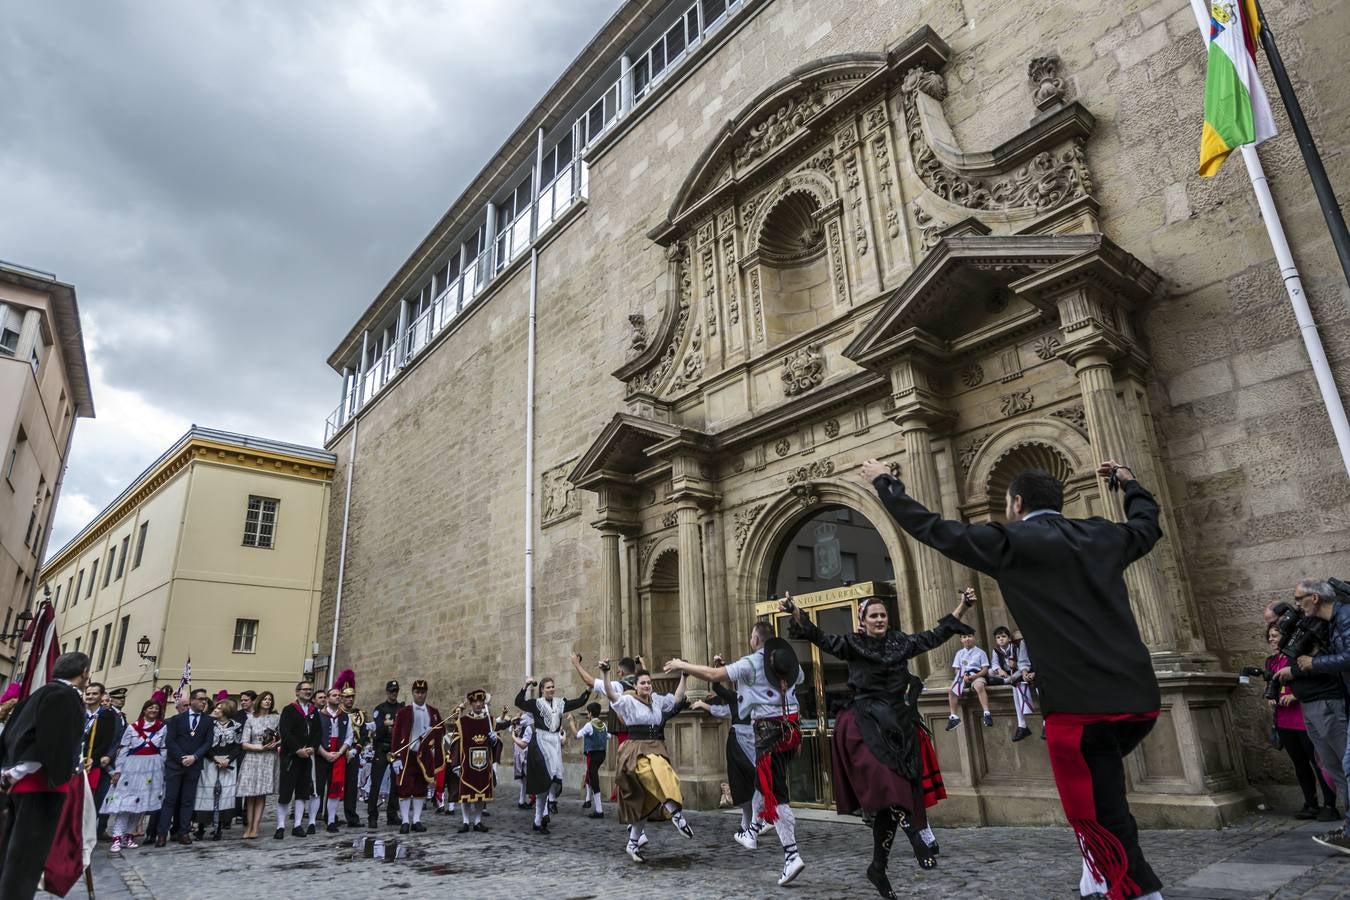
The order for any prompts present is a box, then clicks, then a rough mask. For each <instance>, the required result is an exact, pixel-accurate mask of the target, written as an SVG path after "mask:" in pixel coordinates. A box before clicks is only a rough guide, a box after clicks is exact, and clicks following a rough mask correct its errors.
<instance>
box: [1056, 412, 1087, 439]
mask: <svg viewBox="0 0 1350 900" xmlns="http://www.w3.org/2000/svg"><path fill="white" fill-rule="evenodd" d="M1050 415H1052V416H1054V417H1055V418H1057V419H1063V420H1064V421H1066V422H1068V423H1069V424H1070V425H1072V426H1073V427H1074V428H1076V429H1078V430H1079V431H1081V432H1082V433H1083V434H1087V413H1085V412H1083V407H1081V406H1067V407H1065V408H1064V409H1057V410H1055V411H1054V412H1052V413H1051V414H1050Z"/></svg>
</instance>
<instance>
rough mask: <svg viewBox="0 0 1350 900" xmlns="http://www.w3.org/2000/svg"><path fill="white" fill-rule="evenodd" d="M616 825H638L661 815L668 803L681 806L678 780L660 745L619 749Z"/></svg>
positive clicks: (631, 743)
mask: <svg viewBox="0 0 1350 900" xmlns="http://www.w3.org/2000/svg"><path fill="white" fill-rule="evenodd" d="M617 780H618V788H619V821H620V822H623V823H624V824H625V825H627V824H632V823H633V822H641V821H643V820H644V819H646V818H648V817H649V816H651V815H652V814H654V813H658V812H660V814H661V815H662V816H665V812H664V811H663V810H662V809H661V807H662V805H663V804H664V803H665V802H666V801H667V800H673V801H675V803H676V804H678V805H679V806H681V807H683V806H684V795H683V794H681V793H680V778H679V776H678V775H676V774H675V769H674V767H673V766H671V764H670V760H669V759H668V758H667V757H666V746H665V744H664V743H663V742H661V741H631V740H630V741H625V742H624V744H623V746H622V747H620V748H619V772H618V779H617Z"/></svg>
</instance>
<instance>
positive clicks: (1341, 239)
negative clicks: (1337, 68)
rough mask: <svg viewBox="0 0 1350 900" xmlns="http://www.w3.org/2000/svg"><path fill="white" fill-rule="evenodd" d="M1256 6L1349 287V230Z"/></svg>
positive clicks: (1273, 71) (1269, 57)
mask: <svg viewBox="0 0 1350 900" xmlns="http://www.w3.org/2000/svg"><path fill="white" fill-rule="evenodd" d="M1253 2H1254V3H1255V4H1256V17H1257V20H1258V21H1259V22H1260V23H1261V47H1262V49H1264V50H1265V51H1266V61H1267V62H1269V63H1270V73H1271V74H1272V75H1274V76H1275V85H1276V87H1278V88H1279V89H1280V99H1281V100H1282V101H1284V109H1285V111H1286V112H1287V113H1289V124H1290V125H1291V126H1292V127H1293V129H1294V137H1295V139H1297V140H1298V149H1299V150H1301V151H1302V152H1303V164H1304V165H1305V166H1307V167H1308V177H1309V178H1311V179H1312V183H1313V190H1314V191H1316V192H1317V203H1318V205H1319V206H1321V207H1322V215H1323V216H1324V217H1326V220H1327V230H1328V231H1330V232H1331V243H1332V244H1333V245H1334V246H1335V247H1336V256H1337V258H1339V259H1340V261H1341V273H1342V274H1344V275H1345V280H1346V283H1347V284H1350V230H1347V229H1346V227H1345V216H1343V215H1341V207H1340V204H1339V203H1337V202H1336V192H1335V191H1334V190H1333V189H1332V187H1331V180H1330V179H1329V178H1327V170H1326V167H1325V166H1323V165H1322V157H1321V155H1320V154H1319V153H1318V152H1317V144H1316V143H1314V142H1313V136H1312V131H1311V130H1310V129H1309V128H1308V120H1307V119H1306V118H1304V116H1303V106H1302V105H1301V104H1300V103H1299V102H1298V94H1296V93H1294V85H1293V84H1292V83H1291V82H1290V81H1289V72H1288V71H1287V70H1286V69H1285V68H1284V58H1283V57H1281V56H1280V48H1279V47H1277V46H1275V33H1274V32H1273V31H1271V30H1270V25H1269V24H1268V23H1267V22H1266V11H1265V10H1264V9H1262V8H1261V2H1260V0H1253Z"/></svg>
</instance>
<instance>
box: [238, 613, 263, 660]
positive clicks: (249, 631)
mask: <svg viewBox="0 0 1350 900" xmlns="http://www.w3.org/2000/svg"><path fill="white" fill-rule="evenodd" d="M257 646H258V620H257V619H235V620H234V652H235V653H253V652H254V651H255V650H256V649H257Z"/></svg>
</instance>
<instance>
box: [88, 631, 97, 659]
mask: <svg viewBox="0 0 1350 900" xmlns="http://www.w3.org/2000/svg"><path fill="white" fill-rule="evenodd" d="M97 648H98V629H97V628H95V629H94V630H93V631H92V632H90V634H89V659H90V665H92V664H93V659H94V650H96V649H97Z"/></svg>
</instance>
